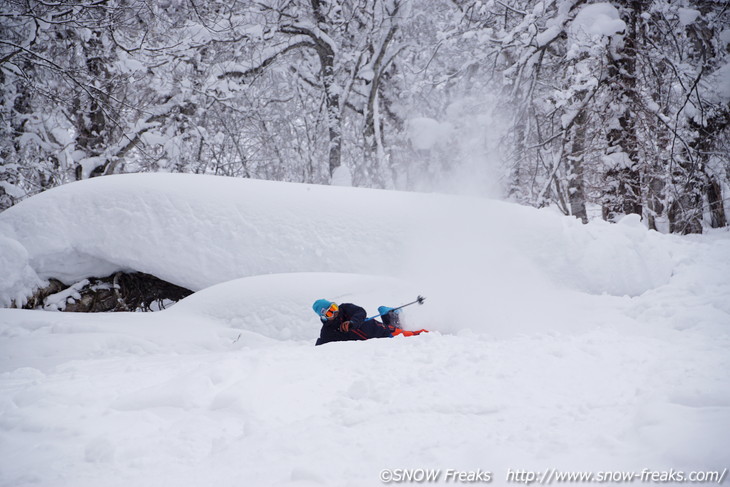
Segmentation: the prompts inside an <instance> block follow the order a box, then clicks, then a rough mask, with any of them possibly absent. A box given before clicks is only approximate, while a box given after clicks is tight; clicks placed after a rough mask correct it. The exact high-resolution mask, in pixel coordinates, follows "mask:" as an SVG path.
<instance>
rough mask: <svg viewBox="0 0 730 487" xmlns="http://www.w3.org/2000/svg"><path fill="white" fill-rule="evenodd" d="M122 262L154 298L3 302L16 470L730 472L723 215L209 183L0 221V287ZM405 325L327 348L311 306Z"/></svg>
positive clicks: (117, 186) (124, 186)
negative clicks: (589, 216)
mask: <svg viewBox="0 0 730 487" xmlns="http://www.w3.org/2000/svg"><path fill="white" fill-rule="evenodd" d="M118 269H128V270H129V269H131V270H138V271H143V272H149V273H151V274H154V275H157V276H158V277H161V278H163V279H166V280H169V281H171V282H174V283H176V284H180V285H184V286H187V287H190V288H192V289H194V290H196V291H197V290H199V292H196V293H195V294H193V295H192V296H190V297H188V298H186V299H185V300H183V301H181V302H180V303H178V304H176V305H175V306H173V307H172V308H170V309H168V310H166V311H162V312H158V313H147V314H143V313H114V314H101V315H100V314H96V315H90V314H72V313H57V312H49V311H29V310H17V309H0V351H1V352H2V353H0V485H8V486H9V485H13V486H19V485H53V486H117V485H119V486H121V485H143V486H147V485H148V486H159V485H175V486H199V485H222V486H234V485H235V486H238V485H297V486H299V485H332V486H342V485H381V483H380V481H379V477H378V475H379V472H380V470H381V469H384V468H440V469H447V468H453V469H461V470H477V469H482V470H489V471H492V472H494V478H495V480H494V482H493V485H505V483H506V481H505V479H506V472H507V469H508V468H512V469H534V470H544V469H545V468H547V467H551V468H561V469H564V470H581V471H591V470H593V471H605V470H610V471H615V470H626V469H630V470H636V471H640V470H641V469H642V468H651V469H654V470H659V469H667V470H668V469H670V468H674V469H684V470H685V471H690V470H700V469H719V470H722V469H723V468H725V467H728V466H730V465H727V451H730V440H729V439H728V437H727V434H726V432H727V431H729V430H730V388H729V387H728V379H730V356H729V355H728V352H727V350H728V349H729V347H730V335H729V333H728V330H729V327H730V233H728V232H727V231H715V232H712V233H710V234H708V235H703V236H693V237H684V238H680V237H676V236H668V235H661V234H658V233H656V232H650V231H647V230H646V229H645V228H644V227H643V226H642V224H641V222H640V221H639V220H638V218H636V217H633V216H629V217H626V218H625V219H624V220H622V221H621V222H620V223H619V224H616V225H609V224H606V223H602V222H594V223H591V224H589V225H581V224H580V223H579V222H578V221H577V220H575V219H571V218H566V217H563V216H561V215H558V214H556V213H553V212H551V211H550V210H535V209H532V208H525V207H520V206H516V205H512V204H508V203H503V202H498V201H490V200H484V199H479V198H467V197H458V196H447V195H428V194H415V193H398V192H388V191H378V190H365V189H357V188H345V187H326V186H311V185H302V184H288V183H275V182H265V181H252V180H242V179H227V178H217V177H206V176H193V175H170V174H167V175H162V174H147V175H124V176H110V177H103V178H95V179H92V180H88V181H84V182H80V183H73V184H70V185H66V186H62V187H59V188H55V189H53V190H50V191H47V192H45V193H42V194H40V195H38V196H35V197H33V198H30V199H28V200H26V201H24V202H23V203H21V204H19V205H16V206H14V207H12V208H10V209H8V210H6V211H5V212H3V213H0V297H1V298H2V299H3V301H4V302H5V303H8V302H9V301H10V300H11V299H17V298H18V296H22V295H24V294H26V293H27V292H29V291H30V290H32V289H33V288H34V287H35V286H37V285H38V284H39V283H40V282H41V281H42V280H43V279H47V278H49V277H63V278H64V279H66V280H67V281H68V282H69V283H72V281H80V280H82V279H84V278H86V277H90V276H92V275H99V274H106V273H109V272H113V271H114V270H118ZM417 294H423V295H425V296H426V297H427V300H426V304H424V305H423V306H412V307H410V308H408V311H407V312H406V313H405V318H406V320H407V321H406V325H407V327H410V328H420V327H425V328H429V329H431V330H433V331H432V332H431V333H429V334H426V335H421V336H419V337H413V338H403V337H397V338H393V339H383V340H370V341H368V342H346V343H334V344H328V345H325V346H322V347H314V346H313V343H314V340H315V338H316V337H317V335H318V332H319V321H318V319H317V318H316V316H315V315H314V313H312V311H311V308H310V306H311V303H312V302H313V301H314V300H315V299H318V298H323V297H324V298H328V299H332V300H335V301H339V302H342V301H351V302H356V303H360V304H362V305H364V306H365V307H366V308H367V309H368V310H369V311H370V312H372V313H374V312H375V309H376V307H377V306H378V305H390V306H394V305H397V304H401V303H404V302H407V301H410V300H412V299H413V298H415V296H416V295H417Z"/></svg>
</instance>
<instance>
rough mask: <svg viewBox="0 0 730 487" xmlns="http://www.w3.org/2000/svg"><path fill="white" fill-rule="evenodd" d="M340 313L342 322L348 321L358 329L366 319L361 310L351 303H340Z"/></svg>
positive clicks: (364, 313) (363, 311) (365, 314)
mask: <svg viewBox="0 0 730 487" xmlns="http://www.w3.org/2000/svg"><path fill="white" fill-rule="evenodd" d="M340 313H342V321H349V322H350V323H352V325H353V326H354V327H355V328H359V327H360V325H362V322H363V321H365V318H367V317H368V315H367V313H366V312H365V310H364V309H363V308H361V307H360V306H358V305H356V304H352V303H342V304H341V305H340Z"/></svg>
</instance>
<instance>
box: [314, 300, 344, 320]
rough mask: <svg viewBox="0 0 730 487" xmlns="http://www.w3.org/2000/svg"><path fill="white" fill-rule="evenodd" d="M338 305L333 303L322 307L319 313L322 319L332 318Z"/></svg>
mask: <svg viewBox="0 0 730 487" xmlns="http://www.w3.org/2000/svg"><path fill="white" fill-rule="evenodd" d="M339 309H340V307H339V306H337V305H336V304H335V303H332V304H330V306H329V308H324V309H323V310H322V312H321V313H320V314H319V316H320V317H321V318H322V319H323V320H327V319H329V318H332V317H333V316H334V315H335V313H337V311H339Z"/></svg>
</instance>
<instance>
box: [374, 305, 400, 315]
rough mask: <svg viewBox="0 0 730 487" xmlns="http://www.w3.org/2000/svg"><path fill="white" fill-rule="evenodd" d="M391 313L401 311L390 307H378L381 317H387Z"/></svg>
mask: <svg viewBox="0 0 730 487" xmlns="http://www.w3.org/2000/svg"><path fill="white" fill-rule="evenodd" d="M391 311H394V312H395V313H400V310H399V309H393V308H389V307H388V306H378V313H380V314H381V315H387V314H388V313H389V312H391Z"/></svg>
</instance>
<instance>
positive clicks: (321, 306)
mask: <svg viewBox="0 0 730 487" xmlns="http://www.w3.org/2000/svg"><path fill="white" fill-rule="evenodd" d="M333 304H334V303H333V302H332V301H328V300H326V299H318V300H317V301H315V302H314V304H312V309H313V310H314V312H315V313H317V316H319V317H320V318H322V317H323V316H324V312H325V311H326V310H327V309H329V307H330V306H332V305H333Z"/></svg>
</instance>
